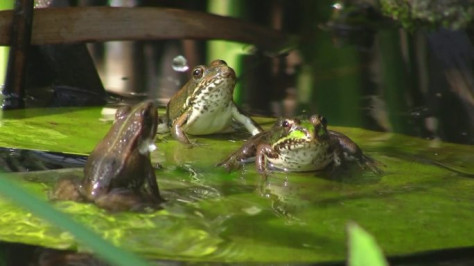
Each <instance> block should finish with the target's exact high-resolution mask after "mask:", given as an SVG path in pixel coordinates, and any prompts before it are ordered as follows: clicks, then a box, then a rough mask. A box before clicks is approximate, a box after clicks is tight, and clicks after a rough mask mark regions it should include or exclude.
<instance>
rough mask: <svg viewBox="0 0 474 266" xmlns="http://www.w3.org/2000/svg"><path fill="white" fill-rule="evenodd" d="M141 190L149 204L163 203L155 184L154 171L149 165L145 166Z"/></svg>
mask: <svg viewBox="0 0 474 266" xmlns="http://www.w3.org/2000/svg"><path fill="white" fill-rule="evenodd" d="M143 190H144V194H145V195H146V197H147V198H149V200H150V201H151V202H153V203H156V204H158V203H161V202H164V201H165V200H164V199H163V198H162V197H161V195H160V190H159V188H158V183H157V182H156V176H155V170H154V169H153V167H152V166H151V163H150V164H149V165H148V166H146V173H145V184H144V186H143Z"/></svg>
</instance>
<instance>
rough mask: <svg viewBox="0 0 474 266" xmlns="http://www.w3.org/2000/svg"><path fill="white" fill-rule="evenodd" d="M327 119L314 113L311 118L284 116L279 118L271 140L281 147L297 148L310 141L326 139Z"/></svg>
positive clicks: (315, 141)
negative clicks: (301, 118) (302, 118)
mask: <svg viewBox="0 0 474 266" xmlns="http://www.w3.org/2000/svg"><path fill="white" fill-rule="evenodd" d="M326 126H327V121H326V119H325V118H324V117H323V116H321V115H313V116H311V117H310V118H309V119H304V120H300V119H296V118H294V119H290V118H282V119H280V120H278V121H277V122H276V123H275V125H274V126H273V128H272V129H271V131H273V134H272V136H271V142H272V143H273V144H274V146H278V147H279V148H280V149H295V148H299V147H302V146H304V145H306V144H308V143H317V142H322V141H326V140H327V139H328V138H329V136H328V133H327V129H326Z"/></svg>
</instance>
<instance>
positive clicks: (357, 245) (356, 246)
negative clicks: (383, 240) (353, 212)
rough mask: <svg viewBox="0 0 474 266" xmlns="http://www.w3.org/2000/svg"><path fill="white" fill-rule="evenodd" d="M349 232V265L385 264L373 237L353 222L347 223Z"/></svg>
mask: <svg viewBox="0 0 474 266" xmlns="http://www.w3.org/2000/svg"><path fill="white" fill-rule="evenodd" d="M347 231H348V234H349V245H348V246H349V258H348V261H349V265H350V266H367V265H370V266H386V265H388V264H387V261H386V260H385V258H384V256H383V254H382V250H381V249H380V247H379V246H378V245H377V243H376V242H375V239H374V238H373V237H372V236H371V235H370V234H369V233H367V232H366V231H365V230H364V229H362V228H361V227H360V226H358V225H357V224H355V223H349V224H348V225H347Z"/></svg>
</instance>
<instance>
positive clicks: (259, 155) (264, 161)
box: [218, 115, 380, 176]
mask: <svg viewBox="0 0 474 266" xmlns="http://www.w3.org/2000/svg"><path fill="white" fill-rule="evenodd" d="M251 157H255V164H256V167H257V170H258V172H259V173H260V174H262V175H263V176H265V175H266V172H267V168H268V167H267V166H269V167H271V168H273V169H276V170H282V171H290V172H303V171H317V170H322V169H325V168H327V167H328V166H329V165H331V164H332V165H334V166H335V167H337V166H340V165H342V164H343V163H344V162H345V161H356V162H357V163H358V164H359V165H360V166H361V167H362V168H365V167H367V168H369V169H371V170H372V171H374V172H376V173H380V170H379V169H378V168H377V166H376V162H375V161H374V160H373V159H371V158H370V157H368V156H366V155H364V154H363V153H362V150H361V149H360V148H359V146H357V144H355V143H354V142H353V141H352V140H351V139H350V138H348V137H347V136H345V135H344V134H342V133H339V132H336V131H331V130H328V129H327V122H326V119H325V118H324V117H323V116H320V115H313V116H311V117H310V118H309V119H308V120H303V121H301V120H299V119H290V118H282V119H279V120H278V121H277V122H276V123H275V124H274V126H273V127H272V128H271V129H270V130H268V131H265V132H262V133H260V134H257V135H255V136H253V137H252V138H250V139H249V140H247V141H246V142H245V143H244V145H243V146H242V147H241V148H240V149H239V150H237V151H236V152H234V153H232V154H230V155H229V156H228V157H227V158H226V159H225V160H224V161H222V162H221V163H219V164H218V165H220V166H224V167H225V168H227V169H228V170H235V169H238V168H239V167H240V166H241V164H242V162H244V161H246V160H248V159H249V158H251Z"/></svg>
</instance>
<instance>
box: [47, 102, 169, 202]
mask: <svg viewBox="0 0 474 266" xmlns="http://www.w3.org/2000/svg"><path fill="white" fill-rule="evenodd" d="M157 123H158V113H157V110H156V107H155V105H154V104H153V102H151V101H146V102H143V103H140V104H138V105H136V106H134V107H133V108H130V107H122V108H121V109H119V110H118V111H117V113H116V115H115V121H114V124H113V125H112V127H111V129H110V130H109V132H108V133H107V135H106V136H105V137H104V139H103V140H102V141H101V142H99V144H97V146H96V147H95V149H94V150H93V151H92V153H91V154H90V156H89V158H88V160H87V162H86V165H85V167H84V179H83V180H82V182H79V181H76V180H72V179H62V180H60V181H59V182H58V184H57V186H56V189H55V191H54V194H53V198H54V199H62V200H76V201H88V202H95V203H96V204H97V205H98V206H100V207H102V208H105V209H108V210H112V211H118V210H140V209H142V208H144V207H148V206H157V205H158V204H159V203H161V202H163V199H162V198H161V196H160V193H159V189H158V184H157V182H156V177H155V171H154V169H153V167H152V165H151V161H150V155H149V153H150V149H152V148H153V147H154V137H155V134H156V128H157Z"/></svg>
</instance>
